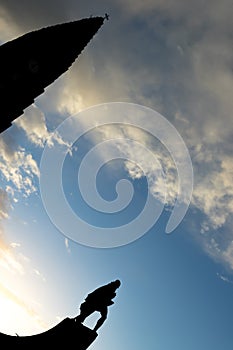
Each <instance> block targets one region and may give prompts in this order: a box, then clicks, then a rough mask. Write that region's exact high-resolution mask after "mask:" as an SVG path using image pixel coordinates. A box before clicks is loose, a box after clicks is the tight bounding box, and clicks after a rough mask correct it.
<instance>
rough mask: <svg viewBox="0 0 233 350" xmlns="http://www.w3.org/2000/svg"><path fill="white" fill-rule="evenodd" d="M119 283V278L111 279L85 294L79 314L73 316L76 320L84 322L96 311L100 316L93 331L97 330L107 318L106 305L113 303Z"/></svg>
mask: <svg viewBox="0 0 233 350" xmlns="http://www.w3.org/2000/svg"><path fill="white" fill-rule="evenodd" d="M120 285H121V282H120V281H119V280H115V281H112V282H110V283H108V284H106V285H104V286H102V287H99V288H97V289H96V290H94V291H93V292H91V293H90V294H88V295H87V297H86V299H85V301H84V302H83V303H82V304H81V305H80V314H79V315H78V316H77V317H75V321H76V322H80V323H82V322H84V320H85V319H86V318H87V317H88V316H90V315H91V314H92V313H93V312H95V311H98V312H100V314H101V318H100V319H99V320H98V321H97V323H96V325H95V327H94V329H93V331H95V332H96V331H97V330H98V329H99V328H100V327H101V326H102V324H103V323H104V321H105V320H106V318H107V314H108V306H110V305H112V304H114V302H113V301H112V299H113V298H115V296H116V289H118V288H119V287H120Z"/></svg>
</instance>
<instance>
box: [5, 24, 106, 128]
mask: <svg viewBox="0 0 233 350" xmlns="http://www.w3.org/2000/svg"><path fill="white" fill-rule="evenodd" d="M104 19H105V18H104V17H91V18H84V19H81V20H77V21H72V22H67V23H61V24H57V25H53V26H49V27H46V28H42V29H38V30H35V31H32V32H29V33H26V34H24V35H22V36H21V37H18V38H16V39H14V40H11V41H8V42H6V43H4V44H3V45H1V46H0V96H1V106H0V116H1V118H0V121H1V122H0V132H2V131H4V130H5V129H7V128H8V127H10V125H11V122H12V121H13V120H14V119H16V118H17V117H19V116H20V115H21V114H23V111H24V109H25V108H26V107H28V106H29V105H31V104H32V103H33V102H34V100H35V98H36V97H37V96H39V95H40V94H42V93H43V92H44V89H45V88H46V87H47V86H49V85H50V84H51V83H53V82H54V81H55V80H56V79H57V78H58V77H59V76H60V75H62V74H63V73H65V72H66V71H67V70H68V69H69V67H70V66H71V65H72V63H73V62H74V61H75V59H76V58H77V57H78V56H79V55H80V53H81V52H82V51H83V49H84V48H85V46H86V45H87V44H88V43H89V41H90V40H91V39H92V38H93V36H94V35H95V34H96V33H97V31H98V30H99V28H100V27H101V26H102V24H103V22H104Z"/></svg>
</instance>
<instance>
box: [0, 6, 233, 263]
mask: <svg viewBox="0 0 233 350" xmlns="http://www.w3.org/2000/svg"><path fill="white" fill-rule="evenodd" d="M105 5H107V2H102V3H100V2H98V1H97V3H96V11H97V10H98V11H99V10H101V9H102V8H103V7H104V6H105ZM230 5H231V4H230V1H229V0H223V1H221V2H219V1H217V0H214V1H212V2H211V4H210V3H209V2H203V1H201V0H197V1H195V2H192V3H190V2H187V1H185V0H178V1H173V0H168V1H162V0H156V1H154V0H148V1H146V2H142V1H139V0H136V1H132V0H126V1H122V0H120V1H112V2H111V6H113V13H112V14H111V13H110V15H111V17H112V18H110V21H109V22H107V23H106V24H105V26H104V27H103V28H102V30H101V32H100V34H98V35H97V36H96V37H95V40H93V43H92V45H90V46H88V47H87V50H85V51H84V52H83V54H82V55H81V56H80V58H79V60H78V61H77V62H76V63H75V64H74V65H73V66H72V68H71V69H70V71H69V72H68V73H67V74H66V75H65V76H64V77H61V79H59V80H58V81H57V82H55V84H54V85H53V86H52V87H51V88H48V89H47V90H46V92H45V93H44V94H43V96H41V97H40V98H39V99H38V101H39V105H40V107H41V109H42V111H43V113H40V112H39V111H38V110H37V111H35V110H34V112H33V113H34V114H33V115H32V114H30V113H31V112H30V113H29V111H27V112H26V115H25V118H26V119H24V120H23V119H21V120H20V121H18V123H19V124H18V125H19V126H20V127H21V128H23V129H24V130H25V132H26V134H27V137H28V139H29V140H30V141H31V142H32V143H33V144H34V145H37V146H38V147H41V148H42V147H43V145H44V142H45V140H48V139H49V136H50V131H48V128H47V127H46V120H45V115H46V112H51V111H53V115H54V114H55V113H56V112H57V113H58V119H57V121H62V120H64V118H66V117H67V116H69V115H73V114H75V113H78V112H79V111H81V110H82V109H84V108H86V107H89V106H92V105H94V104H98V103H102V102H109V101H126V102H135V103H140V104H143V105H146V106H149V107H151V108H153V109H155V110H157V111H159V112H160V113H162V114H163V115H164V116H165V117H167V118H168V119H169V120H170V121H171V122H172V123H173V124H174V125H175V126H176V128H177V130H178V131H179V132H180V134H181V136H182V137H183V139H184V141H185V143H186V145H187V146H188V148H189V151H190V154H191V158H192V161H193V168H194V192H193V200H192V208H196V209H198V212H200V213H201V214H203V216H202V218H203V219H202V221H201V224H200V226H199V227H198V226H196V230H198V237H199V239H200V240H201V242H202V245H203V247H204V249H206V251H208V253H209V254H210V255H211V256H213V257H215V258H216V257H217V258H218V259H219V257H221V259H222V261H224V262H225V263H226V264H228V265H229V266H230V267H231V268H232V269H233V263H232V245H231V241H232V240H233V231H232V225H231V216H232V213H233V202H232V198H233V197H232V196H233V185H232V181H231V179H232V171H233V170H232V169H233V160H232V147H233V141H232V135H233V124H232V110H233V99H232V97H231V94H232V89H233V76H232V61H233V52H232V33H231V28H232V15H231V12H230V11H229V8H230ZM82 6H83V8H82ZM74 8H75V9H77V10H78V9H81V8H82V11H81V10H80V12H78V13H79V15H80V16H82V15H84V14H87V13H88V15H90V12H91V13H92V11H93V10H91V9H90V5H88V4H84V2H81V3H80V4H75V5H74V3H73V2H72V1H71V2H69V1H68V2H66V5H65V7H64V5H63V4H61V3H60V2H59V4H55V2H54V1H49V2H44V1H42V2H40V5H38V4H37V3H36V1H32V2H29V1H25V2H24V4H23V5H22V4H20V5H19V4H16V2H9V1H2V4H1V9H2V11H4V16H2V17H1V18H3V17H4V18H5V19H4V20H3V19H2V20H1V22H0V23H1V27H0V28H1V31H0V35H1V36H2V38H3V37H4V36H5V37H6V33H7V28H8V27H9V28H10V27H11V28H13V29H14V31H16V30H18V31H19V32H20V31H21V32H22V31H26V30H29V29H30V30H32V29H34V28H35V27H40V26H42V25H44V24H48V23H50V24H52V23H54V22H57V21H59V20H62V21H63V20H65V19H69V18H72V16H73V13H74V11H73V10H74ZM105 12H106V11H105ZM110 12H111V11H110ZM2 13H3V12H2ZM22 13H23V14H24V16H22ZM29 13H30V15H28V16H27V15H26V16H25V14H29ZM25 18H26V20H25ZM1 33H3V34H1ZM4 33H5V34H4ZM9 33H10V32H9ZM11 35H14V33H12V34H11ZM29 114H30V115H29ZM43 114H44V115H43ZM48 114H49V113H48ZM46 118H47V120H49V121H50V120H51V119H49V118H50V117H49V116H47V115H46ZM29 119H30V120H29ZM27 120H28V123H27ZM55 123H56V122H54V124H53V125H55ZM108 132H110V131H108ZM114 132H115V131H114V130H113V129H112V130H111V133H114ZM120 132H122V130H121V131H120ZM106 133H107V131H106ZM126 133H129V131H128V130H127V131H126ZM134 133H136V131H135V130H134ZM106 135H107V134H106ZM106 135H105V136H104V135H103V133H102V137H106ZM134 136H136V135H134ZM57 137H58V139H59V135H57ZM143 140H144V142H146V145H148V147H149V146H150V147H152V150H153V151H154V152H155V151H156V149H155V147H154V146H153V145H151V144H148V139H145V138H144V139H143ZM51 142H52V143H51V145H52V144H53V142H54V141H51ZM61 142H62V141H61ZM10 144H11V143H8V142H4V141H2V139H1V140H0V146H1V149H2V154H3V164H4V162H5V163H6V164H8V163H7V161H10V163H9V164H10V168H9V169H12V171H11V172H10V173H9V170H8V168H7V166H4V165H2V166H1V168H2V173H3V174H4V177H5V178H6V179H9V181H12V182H14V183H15V185H16V188H21V189H24V191H25V190H26V189H27V188H28V189H29V188H30V191H31V190H32V189H33V185H34V184H33V181H32V178H33V176H36V177H38V176H39V173H38V168H36V166H35V165H34V166H33V157H32V158H31V159H30V158H27V156H26V151H25V150H23V149H18V151H17V152H15V150H14V147H10ZM69 146H70V145H69ZM133 151H134V150H133V149H130V147H128V148H126V149H125V153H126V155H127V156H128V157H131V156H133V153H134V152H133ZM155 154H156V155H157V157H158V160H159V161H160V162H161V163H162V164H163V168H164V169H165V171H167V173H166V176H167V177H168V193H169V197H168V201H169V202H170V203H172V201H173V200H174V196H175V187H176V179H175V174H174V164H173V163H172V162H171V159H170V158H169V157H168V156H167V155H166V154H165V153H160V155H159V154H158V152H157V153H156V152H155ZM138 157H139V158H140V159H141V160H144V163H145V168H146V172H147V175H148V178H149V182H150V186H151V190H152V191H153V192H154V193H155V194H157V195H158V189H159V183H158V182H156V180H155V177H154V173H155V172H156V166H155V164H149V163H148V162H146V158H145V156H144V155H143V154H138ZM12 160H16V161H17V162H18V164H19V168H20V170H22V172H23V173H26V178H27V180H26V182H25V181H24V179H25V178H24V177H23V178H21V177H20V174H19V171H18V172H17V171H16V169H15V168H14V167H13V165H12V164H14V162H13V163H12ZM24 162H25V164H27V163H28V166H27V171H28V173H27V172H26V171H25V165H24V164H23V163H24ZM125 166H126V169H127V171H128V173H129V175H130V176H131V177H132V178H138V177H140V176H142V173H141V172H140V170H139V168H138V167H135V166H133V165H132V163H130V162H128V163H127V162H126V163H125ZM197 221H198V223H199V220H197ZM222 231H223V232H224V235H222V234H221V232H222ZM199 232H201V234H199Z"/></svg>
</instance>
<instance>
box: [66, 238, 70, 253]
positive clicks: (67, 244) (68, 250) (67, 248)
mask: <svg viewBox="0 0 233 350" xmlns="http://www.w3.org/2000/svg"><path fill="white" fill-rule="evenodd" d="M65 247H66V250H67V252H68V253H69V254H70V253H71V250H70V246H69V240H68V238H65Z"/></svg>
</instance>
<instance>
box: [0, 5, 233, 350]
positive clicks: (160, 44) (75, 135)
mask: <svg viewBox="0 0 233 350" xmlns="http://www.w3.org/2000/svg"><path fill="white" fill-rule="evenodd" d="M231 10H232V3H231V2H230V1H228V0H223V1H221V2H219V1H217V0H212V1H206V2H203V1H201V0H197V1H195V2H194V1H190V0H189V1H184V0H177V1H172V0H166V1H160V0H153V1H152V0H146V1H139V0H135V1H131V0H125V1H121V0H117V1H116V0H114V1H113V0H111V1H105V0H103V1H99V0H97V1H95V2H91V1H72V0H66V1H52V0H47V1H35V0H33V1H27V0H25V1H20V2H17V1H15V0H12V1H9V0H7V1H4V0H2V1H1V3H0V42H1V43H4V42H6V41H8V40H11V39H14V38H16V37H18V36H20V35H22V34H24V33H26V32H29V31H32V30H34V29H39V28H42V27H44V26H49V25H53V24H56V23H61V22H68V21H71V20H77V19H81V18H85V17H90V16H104V14H105V13H108V14H109V15H110V18H109V21H104V24H103V26H102V27H101V28H100V30H99V31H98V33H97V34H96V35H95V36H94V38H93V39H92V41H91V42H90V43H89V44H88V46H87V47H86V48H85V50H84V51H83V52H82V54H81V55H80V56H79V58H78V59H77V60H76V61H75V63H74V64H73V65H72V66H71V68H70V69H69V71H68V72H66V73H65V74H63V75H62V76H61V77H60V78H58V79H57V80H56V81H55V82H54V83H53V84H52V85H50V86H49V87H48V88H47V89H46V90H45V92H44V94H42V95H40V96H39V97H38V98H37V99H36V100H35V103H34V104H33V105H31V106H30V107H28V108H27V109H26V110H25V111H24V113H23V114H22V116H20V117H19V118H18V119H17V120H15V121H14V123H13V125H12V126H11V127H10V128H9V129H8V130H6V131H5V132H4V133H2V134H1V135H0V147H1V155H0V158H1V161H0V234H1V235H0V305H1V313H0V331H1V332H3V333H6V334H11V335H14V334H15V333H17V334H19V335H32V334H36V333H40V332H43V331H45V330H47V329H49V328H51V327H52V326H54V325H56V324H57V323H58V322H60V321H61V320H62V319H64V318H65V317H74V316H76V315H77V314H78V313H79V306H80V304H81V303H82V302H83V300H84V298H85V296H86V295H87V294H88V293H89V292H90V291H92V290H94V289H95V288H97V287H98V286H101V285H103V284H106V283H108V282H110V281H112V280H115V279H120V280H121V282H122V284H121V287H120V288H119V290H118V291H117V296H116V298H115V304H114V305H113V306H111V307H110V308H109V314H108V319H107V320H106V322H105V323H104V325H103V326H102V328H101V329H100V330H99V336H98V338H97V339H96V341H95V342H94V343H93V344H92V345H91V346H90V349H93V350H94V349H95V350H100V349H101V350H105V349H109V348H111V349H112V350H116V349H119V348H127V349H134V350H139V349H142V348H146V347H148V348H152V349H158V350H159V349H161V350H162V349H163V350H166V349H171V347H172V348H173V349H174V350H176V349H177V350H178V349H179V350H183V349H185V350H186V349H189V350H193V349H197V348H198V349H200V350H202V349H203V350H204V349H205V350H206V349H211V350H217V349H220V348H221V349H224V350H225V349H226V350H228V349H229V350H230V349H232V342H233V336H232V334H233V332H232V324H233V301H232V300H233V299H232V293H233V230H232V223H233V222H232V213H233V186H232V176H233V158H232V146H233V144H232V142H233V141H232V140H233V138H232V134H233V123H232V110H233V102H232V101H233V100H232V96H231V95H232V88H233V77H232V59H233V51H232V11H231ZM74 41H75V35H74ZM12 103H13V101H12ZM108 118H109V119H108ZM103 124H104V125H103ZM123 180H124V181H123ZM144 208H146V210H145V211H144V212H143V209H144ZM142 212H143V213H144V214H143V215H142V214H141V213H142ZM172 215H173V216H172ZM171 218H172V219H171ZM169 222H170V228H172V229H171V232H170V233H168V232H167V231H168V224H169ZM97 318H98V314H94V315H93V316H91V317H90V318H89V319H88V320H86V321H85V324H86V325H87V326H88V327H90V328H92V327H93V325H94V323H95V321H96V319H97ZM67 342H68V339H67Z"/></svg>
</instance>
